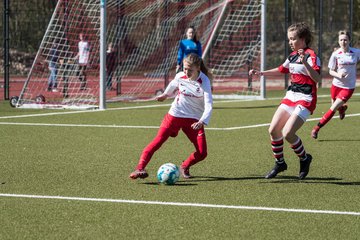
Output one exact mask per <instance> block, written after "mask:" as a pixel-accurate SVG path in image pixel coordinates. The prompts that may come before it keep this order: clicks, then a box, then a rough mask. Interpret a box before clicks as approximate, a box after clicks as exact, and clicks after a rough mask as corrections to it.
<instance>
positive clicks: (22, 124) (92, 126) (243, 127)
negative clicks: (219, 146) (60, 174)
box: [0, 113, 360, 131]
mask: <svg viewBox="0 0 360 240" xmlns="http://www.w3.org/2000/svg"><path fill="white" fill-rule="evenodd" d="M357 116H360V113H355V114H347V115H346V117H347V118H348V117H357ZM333 118H339V116H334V117H333ZM320 119H321V118H311V119H308V120H307V121H319V120H320ZM0 125H18V126H43V127H88V128H135V129H157V128H159V126H132V125H98V124H59V123H16V122H0ZM267 126H270V123H263V124H254V125H246V126H236V127H225V128H212V127H207V128H206V130H210V131H231V130H240V129H249V128H258V127H267Z"/></svg>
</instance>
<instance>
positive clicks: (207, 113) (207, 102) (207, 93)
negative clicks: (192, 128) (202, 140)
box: [200, 77, 213, 125]
mask: <svg viewBox="0 0 360 240" xmlns="http://www.w3.org/2000/svg"><path fill="white" fill-rule="evenodd" d="M206 78H207V77H206ZM203 90H204V112H203V114H202V116H201V118H200V121H201V122H203V123H204V124H205V125H208V124H209V122H210V118H211V114H212V104H213V99H212V93H211V85H210V80H209V78H207V79H206V81H203Z"/></svg>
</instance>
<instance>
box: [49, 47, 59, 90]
mask: <svg viewBox="0 0 360 240" xmlns="http://www.w3.org/2000/svg"><path fill="white" fill-rule="evenodd" d="M57 48H58V45H57V44H56V43H54V44H53V45H52V47H51V49H50V51H49V57H50V59H49V70H50V76H49V79H48V89H47V90H48V91H53V92H57V91H58V90H57V80H56V77H57V62H58V58H59V50H58V49H57Z"/></svg>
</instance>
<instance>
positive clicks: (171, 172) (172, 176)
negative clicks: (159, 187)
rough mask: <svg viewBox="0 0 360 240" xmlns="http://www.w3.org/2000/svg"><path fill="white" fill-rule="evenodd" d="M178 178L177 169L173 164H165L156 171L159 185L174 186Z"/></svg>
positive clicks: (178, 172)
mask: <svg viewBox="0 0 360 240" xmlns="http://www.w3.org/2000/svg"><path fill="white" fill-rule="evenodd" d="M179 177H180V171H179V168H178V167H177V166H176V165H175V164H173V163H165V164H163V165H161V166H160V168H159V170H158V171H157V178H158V180H159V182H160V183H164V184H167V185H173V184H175V183H176V182H177V181H178V180H179Z"/></svg>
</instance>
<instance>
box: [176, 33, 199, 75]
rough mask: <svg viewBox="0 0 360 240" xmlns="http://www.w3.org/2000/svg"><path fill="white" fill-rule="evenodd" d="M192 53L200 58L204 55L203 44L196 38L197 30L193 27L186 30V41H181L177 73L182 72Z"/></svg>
mask: <svg viewBox="0 0 360 240" xmlns="http://www.w3.org/2000/svg"><path fill="white" fill-rule="evenodd" d="M190 53H196V54H197V55H199V56H200V57H201V55H202V47H201V43H200V41H199V40H198V39H197V37H196V32H195V28H194V27H192V26H191V27H188V28H187V29H186V39H183V40H181V41H180V43H179V50H178V56H177V65H176V72H179V71H180V70H182V62H183V60H184V58H185V57H186V56H187V55H188V54H190Z"/></svg>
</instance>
